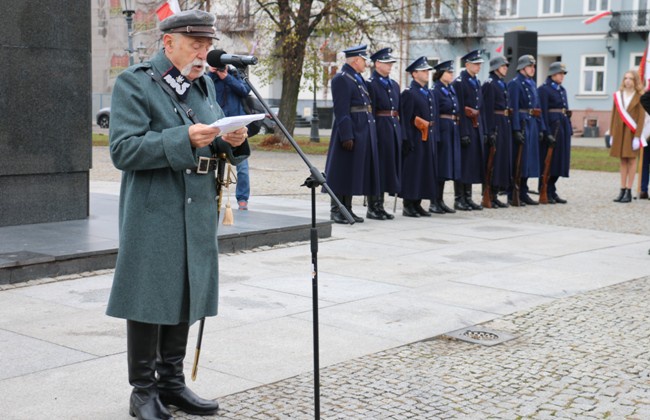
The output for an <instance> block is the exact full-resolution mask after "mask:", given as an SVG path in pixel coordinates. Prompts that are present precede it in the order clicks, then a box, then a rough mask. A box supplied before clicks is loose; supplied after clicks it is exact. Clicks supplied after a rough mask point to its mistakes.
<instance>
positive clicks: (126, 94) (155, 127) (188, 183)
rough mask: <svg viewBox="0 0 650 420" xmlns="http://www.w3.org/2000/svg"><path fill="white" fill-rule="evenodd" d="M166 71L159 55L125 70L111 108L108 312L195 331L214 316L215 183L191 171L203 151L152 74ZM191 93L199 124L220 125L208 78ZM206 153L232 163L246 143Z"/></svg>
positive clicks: (218, 141)
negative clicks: (113, 194)
mask: <svg viewBox="0 0 650 420" xmlns="http://www.w3.org/2000/svg"><path fill="white" fill-rule="evenodd" d="M172 67H173V65H172V64H171V62H170V61H169V60H168V59H167V57H166V56H165V55H164V53H163V52H159V53H158V54H157V55H156V56H154V57H153V58H152V59H151V61H150V62H144V63H141V64H138V65H135V66H132V67H129V68H128V69H127V70H125V71H124V72H122V73H121V74H120V75H119V76H118V78H117V80H116V82H115V86H114V88H113V97H112V101H111V102H112V105H113V106H112V108H111V127H110V153H111V159H112V160H113V163H114V164H115V166H116V167H117V168H118V169H120V170H122V186H121V189H120V207H119V233H120V249H119V253H118V257H117V263H116V267H115V276H114V279H113V287H112V289H111V295H110V298H109V301H108V308H107V310H106V313H107V314H108V315H110V316H114V317H118V318H125V319H130V320H135V321H140V322H146V323H151V324H178V323H179V322H183V321H184V322H190V323H193V322H194V321H196V320H198V319H200V318H203V317H205V316H211V315H216V313H217V299H218V271H217V270H218V264H217V240H216V234H217V223H218V221H217V195H216V187H215V176H214V172H213V171H211V172H209V173H208V174H205V175H201V174H197V173H196V172H194V171H192V169H193V168H196V166H197V160H198V157H199V156H210V148H209V147H204V148H201V149H194V148H193V147H192V146H191V144H190V140H189V132H188V130H189V127H190V125H191V124H193V123H192V121H191V120H190V119H189V118H188V117H187V116H186V115H185V114H184V113H183V112H182V110H181V107H180V106H179V105H178V100H177V98H174V99H172V98H171V97H170V96H169V95H168V94H167V93H166V92H165V91H164V90H163V89H162V87H161V86H160V85H158V83H156V82H154V81H152V78H151V77H150V75H149V73H150V72H151V71H152V70H156V72H157V73H158V74H159V75H162V74H164V73H165V72H167V70H168V69H170V68H172ZM188 89H189V92H188V93H187V98H186V100H185V102H186V103H187V105H188V107H189V108H191V109H192V110H193V111H194V112H195V114H196V117H197V118H198V120H199V121H201V122H203V123H208V124H209V123H211V122H213V121H215V120H217V119H219V118H221V117H223V112H222V111H221V109H220V108H219V105H217V102H216V100H215V95H214V85H213V84H212V81H211V80H210V79H209V78H208V77H207V76H204V77H200V78H198V79H196V80H195V81H194V83H192V84H191V86H190V87H189V88H188ZM213 144H214V145H215V146H216V147H217V150H218V152H224V153H227V154H228V156H229V159H230V161H231V162H232V163H233V164H236V163H238V162H239V161H241V160H242V157H244V155H245V154H248V153H249V149H248V144H247V143H244V144H243V145H241V146H239V147H237V148H236V149H232V148H231V147H230V146H229V145H228V144H227V143H226V142H224V141H223V140H221V138H217V139H216V140H215V141H214V142H213ZM233 151H234V152H235V153H233ZM235 155H237V157H235Z"/></svg>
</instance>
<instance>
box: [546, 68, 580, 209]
mask: <svg viewBox="0 0 650 420" xmlns="http://www.w3.org/2000/svg"><path fill="white" fill-rule="evenodd" d="M566 73H567V71H566V66H565V65H564V64H562V63H560V62H559V61H556V62H554V63H551V65H550V66H549V69H548V77H547V78H546V81H545V82H544V84H543V85H541V86H540V87H539V89H538V92H539V100H540V103H541V105H542V118H543V120H544V125H546V128H547V133H548V134H547V136H546V138H545V141H544V142H542V145H541V148H540V155H539V157H540V168H542V171H543V169H544V158H545V156H546V152H547V150H548V147H549V146H550V144H551V143H553V142H552V141H551V142H550V143H549V141H548V140H549V139H551V140H552V139H554V140H555V145H554V150H553V156H552V158H551V168H550V172H549V174H550V176H549V179H548V186H547V194H548V202H549V203H550V204H555V203H560V204H565V203H566V200H565V199H563V198H560V196H559V195H558V194H557V189H556V186H555V184H556V183H557V180H558V178H559V177H561V176H562V177H565V178H568V177H569V166H570V159H571V135H572V134H573V129H572V128H571V111H570V110H569V102H568V100H567V94H566V90H565V89H564V86H562V82H563V81H564V75H565V74H566ZM540 189H541V185H540Z"/></svg>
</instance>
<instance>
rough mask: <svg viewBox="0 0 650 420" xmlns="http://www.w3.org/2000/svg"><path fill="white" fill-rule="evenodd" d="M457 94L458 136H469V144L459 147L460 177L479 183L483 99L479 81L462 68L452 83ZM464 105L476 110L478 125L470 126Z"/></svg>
mask: <svg viewBox="0 0 650 420" xmlns="http://www.w3.org/2000/svg"><path fill="white" fill-rule="evenodd" d="M453 86H454V89H455V90H456V94H457V95H458V107H459V110H460V136H461V137H463V136H469V138H470V140H471V143H470V145H469V146H465V147H461V151H460V154H461V165H460V166H461V168H460V169H461V177H460V181H461V182H463V183H465V184H480V183H482V182H483V175H484V172H485V169H484V167H485V166H484V165H485V164H484V160H485V159H484V158H483V155H484V152H483V115H482V114H483V110H482V107H483V100H482V94H481V82H480V81H479V80H478V79H477V78H476V77H470V75H469V73H467V70H463V71H462V72H461V73H460V76H458V77H457V78H456V80H455V81H454V83H453ZM465 107H470V108H473V109H476V110H478V111H479V112H480V113H481V115H479V127H478V128H474V127H473V126H472V120H471V119H469V118H467V117H466V116H465Z"/></svg>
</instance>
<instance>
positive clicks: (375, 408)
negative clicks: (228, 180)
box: [91, 147, 650, 420]
mask: <svg viewBox="0 0 650 420" xmlns="http://www.w3.org/2000/svg"><path fill="white" fill-rule="evenodd" d="M93 156H94V158H93V161H94V168H93V170H92V171H91V180H96V181H97V180H100V181H118V180H119V172H118V171H116V170H115V169H114V168H112V166H111V165H110V160H109V159H108V153H107V149H106V148H97V147H96V148H94V149H93ZM310 158H312V162H313V163H314V165H316V166H317V167H318V168H320V169H322V168H324V157H323V156H312V157H310ZM306 172H307V171H306V170H305V169H304V166H303V163H302V161H301V160H300V159H299V157H298V156H297V155H295V154H283V153H268V152H256V153H255V155H254V156H253V158H252V159H251V179H252V193H253V196H252V198H251V207H252V208H254V205H255V195H267V196H268V195H277V196H278V197H279V199H281V197H283V196H291V197H294V198H296V197H298V198H301V197H304V198H305V199H308V198H309V192H308V190H307V189H304V191H303V190H301V188H300V187H299V185H300V184H301V183H302V181H304V178H305V176H306ZM617 185H618V174H612V173H600V172H589V171H572V173H571V178H569V179H561V180H560V182H559V183H558V190H559V193H560V195H561V196H562V197H564V198H567V199H568V200H569V204H567V205H554V206H535V207H533V206H527V207H525V208H509V209H499V210H489V209H485V210H483V211H481V212H471V213H468V216H470V215H471V217H483V218H495V219H506V220H511V221H512V222H513V223H516V222H518V221H526V222H538V223H547V224H554V225H562V226H574V227H581V228H586V229H597V230H606V231H611V232H622V233H636V234H643V235H650V224H649V223H647V222H644V219H643V215H644V214H645V213H646V212H647V210H648V209H650V201H647V200H643V201H640V200H635V201H634V202H633V203H631V204H627V205H625V204H617V203H613V202H612V198H613V196H614V195H615V194H616V192H617V190H618V187H617ZM530 186H531V189H534V187H533V185H532V182H531V185H530ZM448 189H450V188H449V186H448ZM474 197H475V199H477V198H478V188H477V187H475V192H474ZM320 199H321V200H323V201H326V200H327V198H326V197H325V196H322V197H321V198H320ZM389 201H390V203H391V207H392V199H389V198H387V202H389ZM446 201H447V202H448V203H449V202H451V201H452V196H451V192H450V191H448V192H447V194H446ZM357 205H361V199H360V198H359V197H357V198H355V206H357ZM646 207H647V208H646ZM399 209H400V208H399V205H398V213H399ZM400 217H401V216H398V217H397V218H396V220H395V221H393V222H386V223H399V219H400ZM439 217H440V216H439ZM441 217H444V216H441ZM422 222H423V223H426V222H427V221H426V220H422ZM540 281H543V279H540ZM648 296H650V277H646V278H641V279H637V280H633V281H629V282H626V283H623V284H619V285H616V286H612V287H608V288H604V289H599V290H595V291H592V292H589V293H584V294H580V295H576V296H572V297H568V298H564V299H560V300H555V301H553V302H551V303H549V304H545V305H542V306H538V307H535V308H533V309H531V310H526V311H523V312H518V313H514V314H512V315H508V316H504V317H502V318H499V319H497V320H494V321H491V322H488V323H486V324H484V325H483V326H485V327H488V328H491V329H495V330H499V331H505V332H508V333H511V334H514V335H515V336H517V338H516V339H514V340H511V341H508V342H505V343H503V344H499V345H496V346H493V347H487V346H482V345H477V344H470V343H466V342H462V341H458V340H454V339H450V338H447V337H444V336H441V337H435V338H432V339H430V340H427V341H422V342H417V343H413V344H410V345H406V346H401V347H398V348H394V349H391V350H388V351H383V352H380V353H376V354H372V355H369V356H366V357H362V358H358V359H354V360H349V361H346V362H344V363H340V364H336V365H332V366H328V367H325V368H322V369H321V372H320V375H321V417H322V418H324V419H386V418H390V419H402V418H418V419H420V418H427V419H429V418H432V419H437V418H440V419H446V418H461V419H485V418H497V419H519V418H534V419H545V418H571V419H576V418H579V419H583V418H597V419H606V418H611V419H622V418H625V419H639V420H641V419H649V418H650V329H648V328H647V324H646V322H647V319H648V314H649V311H648V308H647V297H648ZM220 404H221V407H222V408H221V410H220V411H219V415H218V416H215V417H212V418H232V419H308V418H313V417H314V413H313V375H312V374H311V373H308V374H303V375H300V376H296V377H293V378H289V379H286V380H282V381H279V382H276V383H274V384H271V385H265V386H261V387H258V388H254V389H251V390H248V391H245V392H242V393H238V394H233V395H228V396H226V397H223V398H221V399H220ZM174 414H175V418H182V419H199V418H200V417H195V416H189V415H185V414H184V413H182V412H175V413H174ZM202 418H206V417H202ZM207 418H208V419H209V418H210V417H207Z"/></svg>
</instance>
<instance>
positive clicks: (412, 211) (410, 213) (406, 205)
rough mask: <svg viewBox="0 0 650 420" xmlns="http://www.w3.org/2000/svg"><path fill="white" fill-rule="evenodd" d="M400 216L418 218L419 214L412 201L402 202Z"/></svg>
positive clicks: (405, 200)
mask: <svg viewBox="0 0 650 420" xmlns="http://www.w3.org/2000/svg"><path fill="white" fill-rule="evenodd" d="M402 215H403V216H406V217H420V212H419V211H418V209H417V208H416V207H415V201H414V200H407V199H406V198H405V199H404V200H402Z"/></svg>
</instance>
